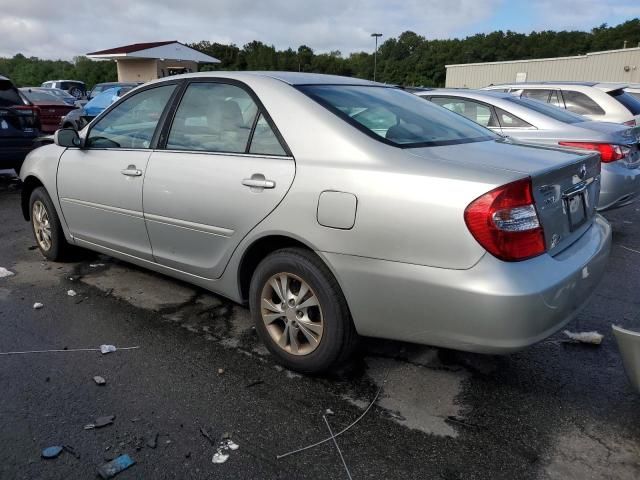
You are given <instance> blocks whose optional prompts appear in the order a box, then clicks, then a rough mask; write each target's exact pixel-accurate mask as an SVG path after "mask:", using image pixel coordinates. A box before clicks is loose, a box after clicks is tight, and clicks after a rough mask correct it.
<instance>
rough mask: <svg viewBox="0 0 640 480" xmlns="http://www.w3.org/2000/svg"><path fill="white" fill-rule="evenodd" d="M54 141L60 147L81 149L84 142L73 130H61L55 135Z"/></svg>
mask: <svg viewBox="0 0 640 480" xmlns="http://www.w3.org/2000/svg"><path fill="white" fill-rule="evenodd" d="M53 141H54V143H55V144H56V145H58V146H60V147H80V146H82V142H81V141H80V136H79V135H78V132H76V131H75V130H74V129H72V128H61V129H60V130H56V133H54V134H53Z"/></svg>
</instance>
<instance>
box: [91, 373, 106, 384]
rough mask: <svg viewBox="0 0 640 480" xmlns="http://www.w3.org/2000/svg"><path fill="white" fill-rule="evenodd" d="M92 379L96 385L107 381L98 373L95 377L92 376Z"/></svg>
mask: <svg viewBox="0 0 640 480" xmlns="http://www.w3.org/2000/svg"><path fill="white" fill-rule="evenodd" d="M93 381H94V382H96V385H106V384H107V381H106V380H105V379H104V377H101V376H100V375H96V376H95V377H93Z"/></svg>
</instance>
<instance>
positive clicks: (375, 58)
mask: <svg viewBox="0 0 640 480" xmlns="http://www.w3.org/2000/svg"><path fill="white" fill-rule="evenodd" d="M371 36H372V37H374V38H375V39H376V49H375V51H374V52H373V81H374V82H375V81H376V70H377V69H378V38H380V37H381V36H382V34H381V33H372V34H371Z"/></svg>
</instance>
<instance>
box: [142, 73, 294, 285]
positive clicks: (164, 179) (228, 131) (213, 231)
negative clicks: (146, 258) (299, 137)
mask: <svg viewBox="0 0 640 480" xmlns="http://www.w3.org/2000/svg"><path fill="white" fill-rule="evenodd" d="M163 136H166V141H165V148H164V149H158V150H156V151H154V152H153V154H152V156H151V159H150V161H149V166H148V168H147V173H146V178H145V186H144V215H145V220H146V225H147V230H148V232H149V238H150V239H151V245H152V248H153V255H154V258H155V259H156V261H157V262H158V263H160V264H162V265H166V266H169V267H171V268H175V269H178V270H180V271H185V272H188V273H191V274H194V275H198V276H200V277H204V278H218V277H220V276H221V275H222V272H223V271H224V268H225V266H226V264H227V262H228V260H229V258H230V257H231V254H232V253H233V250H234V249H235V247H236V246H237V245H238V243H239V242H240V241H241V240H242V238H243V237H244V236H245V235H246V234H247V233H248V232H249V231H250V230H251V229H252V228H253V227H255V226H256V225H257V224H258V223H259V222H260V221H261V220H262V219H264V218H265V217H266V216H267V215H268V214H269V213H270V212H271V211H272V210H273V209H274V208H275V207H276V206H277V205H278V203H280V201H281V200H282V198H283V197H284V196H285V194H286V193H287V191H288V189H289V186H290V185H291V182H292V181H293V178H294V175H295V162H294V160H293V157H292V156H291V154H290V152H289V150H288V148H287V147H286V144H285V143H284V142H283V140H282V139H281V137H280V135H279V133H278V131H277V129H276V127H275V125H274V123H273V121H272V120H271V118H270V117H269V115H268V113H267V112H266V111H265V110H264V108H263V107H262V105H261V103H260V101H259V100H258V98H257V97H256V96H255V95H254V94H253V92H252V91H251V90H249V89H248V87H246V86H245V85H243V84H240V83H235V82H230V81H228V80H220V81H218V80H211V79H207V81H196V80H194V81H192V82H191V83H189V84H188V86H187V88H186V89H185V91H184V95H183V97H182V99H181V100H180V104H179V105H178V107H177V109H176V111H175V114H174V117H173V119H172V122H171V123H170V124H167V126H166V128H165V131H164V132H163Z"/></svg>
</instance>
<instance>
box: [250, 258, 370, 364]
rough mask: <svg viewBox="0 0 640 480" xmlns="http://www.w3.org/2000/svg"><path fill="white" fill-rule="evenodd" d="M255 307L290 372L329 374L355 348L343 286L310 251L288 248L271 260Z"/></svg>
mask: <svg viewBox="0 0 640 480" xmlns="http://www.w3.org/2000/svg"><path fill="white" fill-rule="evenodd" d="M250 306H251V314H252V316H253V319H254V321H255V324H256V330H257V331H258V333H259V335H260V337H261V338H262V340H263V341H264V343H265V345H266V346H267V348H268V349H269V351H271V353H272V354H273V355H275V356H276V357H277V359H278V360H279V361H280V362H281V363H282V364H283V365H285V366H286V367H287V368H290V369H291V370H295V371H298V372H301V373H319V372H322V371H325V370H327V369H328V368H330V367H331V366H334V365H336V364H339V363H341V362H342V361H344V360H345V359H346V358H348V356H349V354H350V353H351V352H352V351H353V348H354V346H355V344H356V339H357V334H356V332H355V328H354V326H353V322H352V320H351V316H350V314H349V309H348V307H347V302H346V301H345V299H344V295H343V294H342V291H341V290H340V287H339V285H338V282H337V281H336V279H335V278H334V276H333V275H332V274H331V272H330V271H329V269H328V268H327V267H326V265H325V264H324V263H323V262H322V261H321V260H320V258H318V257H317V256H316V255H315V254H314V253H312V252H310V251H307V250H304V249H299V248H288V249H283V250H278V251H276V252H274V253H272V254H271V255H269V256H267V257H266V258H265V259H264V260H263V261H262V262H261V263H260V265H258V268H257V269H256V271H255V273H254V275H253V278H252V280H251V288H250Z"/></svg>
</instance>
